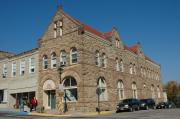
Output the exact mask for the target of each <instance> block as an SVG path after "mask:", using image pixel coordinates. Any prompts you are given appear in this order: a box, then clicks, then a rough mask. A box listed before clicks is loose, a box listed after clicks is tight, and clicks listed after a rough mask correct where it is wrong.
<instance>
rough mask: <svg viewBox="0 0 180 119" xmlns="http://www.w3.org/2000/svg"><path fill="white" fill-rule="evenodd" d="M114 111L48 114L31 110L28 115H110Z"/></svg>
mask: <svg viewBox="0 0 180 119" xmlns="http://www.w3.org/2000/svg"><path fill="white" fill-rule="evenodd" d="M113 113H114V111H102V112H101V113H100V114H98V112H85V113H84V112H72V113H65V114H62V115H60V114H47V113H36V112H30V113H29V114H28V115H31V116H43V117H79V116H80V117H88V116H97V115H110V114H113Z"/></svg>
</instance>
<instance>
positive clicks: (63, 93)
mask: <svg viewBox="0 0 180 119" xmlns="http://www.w3.org/2000/svg"><path fill="white" fill-rule="evenodd" d="M63 70H64V65H62V64H60V66H59V67H58V73H59V96H60V99H61V101H59V104H58V110H59V112H60V113H63V112H64V113H65V112H66V111H67V104H66V91H65V90H64V87H63V84H62V78H61V75H62V73H63ZM63 97H64V98H65V100H64V101H65V103H64V106H63V100H62V99H63Z"/></svg>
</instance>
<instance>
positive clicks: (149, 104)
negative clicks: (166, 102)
mask: <svg viewBox="0 0 180 119" xmlns="http://www.w3.org/2000/svg"><path fill="white" fill-rule="evenodd" d="M140 108H141V109H146V110H148V109H149V108H151V109H156V103H155V101H154V100H153V99H141V100H140Z"/></svg>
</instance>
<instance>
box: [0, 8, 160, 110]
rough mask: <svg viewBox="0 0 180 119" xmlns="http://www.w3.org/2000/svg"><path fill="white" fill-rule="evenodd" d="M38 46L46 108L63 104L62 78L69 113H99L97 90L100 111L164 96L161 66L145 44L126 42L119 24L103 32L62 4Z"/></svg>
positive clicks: (40, 88) (39, 91) (40, 84)
mask: <svg viewBox="0 0 180 119" xmlns="http://www.w3.org/2000/svg"><path fill="white" fill-rule="evenodd" d="M38 44H39V47H38V49H37V51H36V52H37V55H38V61H37V62H38V64H37V65H38V66H37V67H38V68H37V69H36V70H38V71H37V72H35V74H37V76H38V77H36V80H37V85H36V86H37V90H36V93H37V95H36V96H37V97H38V102H39V105H40V106H44V108H45V110H54V109H55V110H56V109H57V107H58V102H59V101H60V100H61V97H60V96H59V91H58V87H59V84H60V81H59V80H60V77H61V79H62V82H61V83H62V84H63V88H64V92H65V98H63V103H66V104H67V109H68V111H81V112H86V111H96V107H97V100H98V96H97V88H99V89H101V93H100V96H99V99H100V107H101V110H114V109H115V108H116V104H117V103H118V102H119V101H121V100H122V99H125V98H139V99H142V98H153V99H155V100H156V102H159V101H162V100H163V93H162V91H163V90H162V82H161V76H160V71H161V67H160V65H159V64H157V63H156V62H154V61H153V60H151V59H150V58H148V57H147V56H146V55H145V54H144V52H143V50H142V48H141V45H140V43H137V44H135V45H133V46H126V45H125V44H123V41H122V39H121V38H120V36H119V33H118V31H117V29H116V28H112V30H111V31H109V32H106V33H102V32H99V31H97V30H95V29H94V28H92V27H90V26H88V25H86V24H83V23H81V22H80V21H78V20H76V19H74V18H72V17H71V16H69V15H68V14H66V13H65V12H64V11H63V10H62V9H61V7H60V6H59V7H58V9H57V11H56V13H55V15H54V17H53V19H52V21H51V22H50V24H49V26H48V28H47V30H46V32H45V33H44V34H43V36H42V37H41V38H40V40H39V41H38ZM13 57H16V55H15V56H13ZM3 63H4V62H2V61H1V64H3ZM60 65H61V66H63V71H62V74H61V75H59V71H58V67H59V66H60ZM1 67H3V66H1ZM1 71H2V70H1ZM9 80H11V79H9ZM17 80H18V79H17ZM0 85H1V84H0ZM0 94H1V92H0Z"/></svg>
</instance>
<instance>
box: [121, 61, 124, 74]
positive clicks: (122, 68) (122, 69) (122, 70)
mask: <svg viewBox="0 0 180 119" xmlns="http://www.w3.org/2000/svg"><path fill="white" fill-rule="evenodd" d="M120 71H121V72H124V65H123V61H121V62H120Z"/></svg>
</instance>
